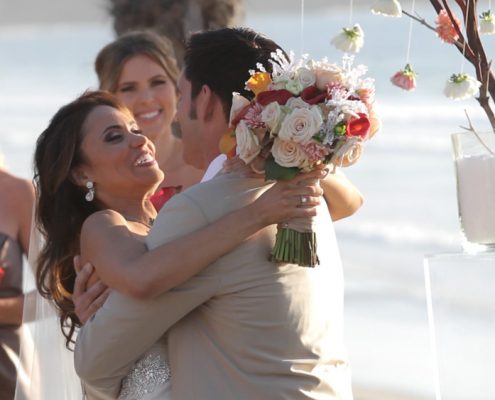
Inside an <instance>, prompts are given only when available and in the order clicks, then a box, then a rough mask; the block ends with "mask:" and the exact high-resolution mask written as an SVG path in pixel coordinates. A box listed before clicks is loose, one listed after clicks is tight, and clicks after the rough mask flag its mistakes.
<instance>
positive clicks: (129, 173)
mask: <svg viewBox="0 0 495 400" xmlns="http://www.w3.org/2000/svg"><path fill="white" fill-rule="evenodd" d="M324 176H325V172H324V171H314V172H312V173H309V174H306V175H300V176H298V177H296V178H295V179H293V180H292V181H288V182H284V183H276V184H275V185H273V186H272V187H271V188H270V189H268V190H267V191H266V192H264V193H263V194H262V195H261V196H260V197H259V198H258V199H257V200H255V201H254V202H253V203H252V204H249V205H247V206H245V207H243V208H240V209H239V210H237V211H234V212H232V213H231V214H228V215H226V216H224V217H223V218H221V219H219V220H217V221H214V222H213V223H211V224H210V225H208V226H206V227H205V228H202V229H201V230H199V231H196V232H194V233H191V234H189V235H186V236H185V237H181V238H178V239H176V240H175V241H173V242H170V243H167V244H165V245H162V246H161V247H158V248H157V249H154V250H152V251H147V249H146V247H145V245H144V238H145V237H146V235H147V234H148V231H149V229H150V227H151V225H152V223H153V221H154V218H155V216H156V211H155V210H154V208H153V206H152V205H151V203H150V202H149V197H150V195H151V194H152V193H154V191H155V189H156V187H157V185H158V184H159V183H160V182H161V181H162V180H163V172H162V171H161V170H160V169H159V167H158V165H157V162H156V160H155V148H154V146H153V144H152V143H151V142H150V141H149V140H148V139H147V138H146V137H145V136H143V135H142V134H141V131H140V130H139V128H138V126H137V125H136V123H135V121H134V119H133V117H132V114H131V113H130V112H129V111H128V110H127V109H126V108H125V107H124V106H123V105H122V104H121V103H119V101H118V100H116V99H115V98H114V97H113V96H112V95H110V94H108V93H106V92H101V91H95V92H87V93H85V94H83V95H82V96H80V97H79V98H78V99H76V100H75V101H73V102H71V103H69V104H67V105H66V106H64V107H62V108H61V109H60V110H59V111H58V112H57V113H56V114H55V116H54V117H53V118H52V120H51V122H50V124H49V126H48V127H47V129H46V130H45V131H44V132H43V133H42V134H41V136H40V137H39V139H38V141H37V146H36V152H35V182H36V188H37V195H38V203H37V223H38V225H39V227H40V230H41V233H42V235H43V236H44V239H45V244H44V245H43V247H42V249H41V252H40V254H39V257H38V259H37V273H36V275H37V276H36V281H37V287H38V290H39V291H40V293H41V294H42V296H44V297H46V298H47V299H50V300H52V301H53V302H54V303H55V305H56V307H57V309H58V314H59V318H60V326H61V329H62V331H63V335H64V337H65V344H66V346H67V348H70V346H71V343H73V342H74V335H75V334H76V332H77V328H78V327H79V326H80V325H81V321H80V320H79V319H78V317H77V315H76V313H75V308H74V303H73V299H72V294H73V290H74V281H75V278H76V273H75V270H74V267H73V256H74V255H76V254H81V257H82V261H83V262H91V264H93V265H94V269H95V271H94V274H93V275H92V277H91V279H90V282H89V285H92V284H94V283H95V282H97V281H98V280H101V281H102V282H103V283H104V284H105V285H107V286H108V287H110V288H112V289H114V290H117V291H119V292H121V293H124V294H126V295H128V296H131V297H136V298H141V299H145V298H147V299H149V298H153V297H155V296H158V295H159V294H161V293H163V292H165V291H167V290H169V289H171V288H174V287H176V286H178V285H180V284H181V283H182V282H184V281H186V280H188V279H189V278H190V277H192V276H193V275H195V274H196V273H198V272H199V271H200V270H202V269H203V268H205V267H206V266H207V265H209V264H210V263H212V262H213V261H214V260H216V259H217V258H219V257H221V256H222V255H224V254H225V253H227V252H228V251H229V250H231V249H233V248H234V247H236V246H237V245H239V244H240V243H241V242H242V241H243V240H244V239H246V238H247V237H249V236H250V235H252V234H254V233H255V232H257V231H258V230H259V229H262V228H263V227H265V226H267V225H271V224H276V223H280V222H283V221H286V220H288V219H291V218H294V217H307V216H313V215H315V213H316V210H315V206H316V205H318V204H319V202H320V198H321V195H322V190H321V189H320V187H319V186H318V185H316V184H310V183H308V182H314V181H315V178H316V179H319V178H322V177H324ZM302 197H304V198H305V199H304V203H305V205H307V206H309V207H304V208H301V207H300V204H301V198H302ZM164 266H166V267H164ZM143 329H145V327H143ZM164 343H165V341H164V340H162V341H160V342H159V343H157V344H156V345H155V346H153V347H152V349H150V350H149V351H148V352H147V353H146V354H144V355H143V357H142V358H141V359H140V360H138V362H137V363H136V364H135V366H134V368H133V370H132V371H131V373H130V374H129V375H128V376H127V378H126V379H125V380H124V382H123V384H122V388H121V393H120V397H119V398H121V399H152V398H154V397H153V392H154V391H155V390H156V389H157V388H158V387H161V388H162V390H161V392H160V393H163V386H164V385H165V386H166V385H169V376H170V369H169V367H168V363H167V358H166V354H167V353H166V348H165V344H164Z"/></svg>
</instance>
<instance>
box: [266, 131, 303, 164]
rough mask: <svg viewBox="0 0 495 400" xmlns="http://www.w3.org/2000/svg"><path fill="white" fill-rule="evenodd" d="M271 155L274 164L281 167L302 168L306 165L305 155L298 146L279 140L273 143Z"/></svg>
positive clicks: (276, 139)
mask: <svg viewBox="0 0 495 400" xmlns="http://www.w3.org/2000/svg"><path fill="white" fill-rule="evenodd" d="M272 155H273V158H274V159H275V162H276V163H277V164H278V165H280V166H282V167H287V168H291V167H298V168H304V167H305V166H306V165H307V164H308V158H307V155H306V153H305V152H304V150H303V149H302V147H301V146H300V145H299V144H297V143H294V142H287V141H285V140H281V139H279V138H275V139H274V141H273V146H272Z"/></svg>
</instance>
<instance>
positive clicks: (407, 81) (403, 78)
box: [390, 64, 416, 91]
mask: <svg viewBox="0 0 495 400" xmlns="http://www.w3.org/2000/svg"><path fill="white" fill-rule="evenodd" d="M390 81H391V82H392V83H393V84H394V85H395V86H398V87H400V88H401V89H404V90H409V91H411V90H414V89H416V73H415V72H414V71H413V69H412V67H411V64H406V66H405V67H404V69H401V70H400V71H399V72H396V73H395V75H394V76H392V78H390Z"/></svg>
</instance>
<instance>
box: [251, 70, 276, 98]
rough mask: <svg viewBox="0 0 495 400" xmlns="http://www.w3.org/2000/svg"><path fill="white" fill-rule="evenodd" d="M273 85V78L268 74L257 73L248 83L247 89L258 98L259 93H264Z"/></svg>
mask: <svg viewBox="0 0 495 400" xmlns="http://www.w3.org/2000/svg"><path fill="white" fill-rule="evenodd" d="M271 83H272V78H271V77H270V74H269V73H268V72H256V73H255V74H254V75H252V76H251V78H249V80H248V81H247V82H246V87H247V88H248V89H249V90H251V91H252V92H253V93H254V94H255V95H256V96H257V95H258V93H261V92H264V91H265V90H266V89H267V88H268V86H270V84H271Z"/></svg>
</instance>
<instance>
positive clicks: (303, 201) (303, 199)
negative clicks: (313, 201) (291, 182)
mask: <svg viewBox="0 0 495 400" xmlns="http://www.w3.org/2000/svg"><path fill="white" fill-rule="evenodd" d="M307 202H308V198H307V197H306V196H301V205H302V206H303V205H304V204H306V203H307Z"/></svg>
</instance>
